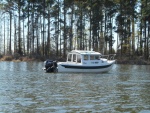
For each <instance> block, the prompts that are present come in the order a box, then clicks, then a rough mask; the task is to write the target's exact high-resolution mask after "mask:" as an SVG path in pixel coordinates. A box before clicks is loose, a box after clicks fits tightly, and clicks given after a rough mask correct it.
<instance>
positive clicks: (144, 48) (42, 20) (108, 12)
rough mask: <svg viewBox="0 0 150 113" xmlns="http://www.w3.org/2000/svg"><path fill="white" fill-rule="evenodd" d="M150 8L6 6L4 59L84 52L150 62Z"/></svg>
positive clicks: (75, 3)
mask: <svg viewBox="0 0 150 113" xmlns="http://www.w3.org/2000/svg"><path fill="white" fill-rule="evenodd" d="M149 7H150V0H1V1H0V15H1V17H0V20H1V21H0V54H1V55H7V54H9V55H14V54H19V55H26V56H35V55H36V56H52V55H54V56H59V57H65V56H66V53H67V52H68V51H70V50H72V49H80V50H95V51H99V52H101V53H103V54H112V53H117V55H119V56H126V55H127V56H144V58H145V59H146V60H147V59H148V58H149V54H150V8H149ZM114 34H116V35H114ZM114 43H116V48H114V47H115V46H114Z"/></svg>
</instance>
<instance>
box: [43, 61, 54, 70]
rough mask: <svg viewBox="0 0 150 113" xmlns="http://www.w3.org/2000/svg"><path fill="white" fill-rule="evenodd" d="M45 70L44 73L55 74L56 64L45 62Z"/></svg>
mask: <svg viewBox="0 0 150 113" xmlns="http://www.w3.org/2000/svg"><path fill="white" fill-rule="evenodd" d="M45 70H46V72H57V62H56V61H53V60H46V61H45Z"/></svg>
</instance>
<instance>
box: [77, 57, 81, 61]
mask: <svg viewBox="0 0 150 113" xmlns="http://www.w3.org/2000/svg"><path fill="white" fill-rule="evenodd" d="M77 62H78V63H81V56H80V55H77Z"/></svg>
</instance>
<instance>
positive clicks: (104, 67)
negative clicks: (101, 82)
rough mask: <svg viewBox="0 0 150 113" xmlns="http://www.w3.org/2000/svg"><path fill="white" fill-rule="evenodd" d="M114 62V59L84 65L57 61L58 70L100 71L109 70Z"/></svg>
mask: <svg viewBox="0 0 150 113" xmlns="http://www.w3.org/2000/svg"><path fill="white" fill-rule="evenodd" d="M114 63H115V60H114V61H111V62H110V63H107V64H104V65H93V66H86V65H76V64H68V63H65V62H60V63H58V72H79V73H102V72H107V71H109V70H111V68H112V66H113V64H114Z"/></svg>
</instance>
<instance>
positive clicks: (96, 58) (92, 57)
mask: <svg viewBox="0 0 150 113" xmlns="http://www.w3.org/2000/svg"><path fill="white" fill-rule="evenodd" d="M90 60H99V55H90Z"/></svg>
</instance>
